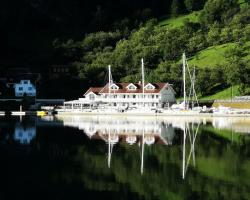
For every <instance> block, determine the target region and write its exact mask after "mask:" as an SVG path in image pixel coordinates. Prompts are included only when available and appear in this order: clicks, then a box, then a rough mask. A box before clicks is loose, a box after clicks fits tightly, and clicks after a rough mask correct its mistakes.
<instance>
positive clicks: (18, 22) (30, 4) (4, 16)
mask: <svg viewBox="0 0 250 200" xmlns="http://www.w3.org/2000/svg"><path fill="white" fill-rule="evenodd" d="M204 1H205V0H199V1H195V2H196V3H194V4H193V3H192V2H193V0H183V1H178V2H181V4H180V5H179V3H178V4H176V3H175V1H174V0H147V1H145V0H105V1H103V0H91V1H90V0H84V1H81V0H53V1H51V0H3V1H1V6H0V30H1V32H0V38H1V47H0V56H1V64H4V65H9V66H10V65H12V66H13V65H15V66H19V65H34V64H35V65H37V66H39V65H40V66H44V65H46V64H48V63H51V62H53V59H54V58H53V56H52V55H51V54H53V47H52V41H53V40H54V39H55V38H60V39H62V38H72V39H79V38H82V36H83V35H84V34H85V33H90V32H95V31H109V30H115V29H121V28H124V27H126V28H127V29H128V30H132V29H133V28H135V27H138V25H139V24H140V23H141V22H145V21H146V20H148V19H150V18H155V17H156V18H160V17H162V16H166V15H170V14H173V15H177V14H180V13H185V12H188V11H191V10H195V9H196V10H197V9H200V8H201V7H202V6H203V5H202V4H204ZM197 2H200V3H197ZM192 5H194V6H192ZM176 6H177V7H178V8H176Z"/></svg>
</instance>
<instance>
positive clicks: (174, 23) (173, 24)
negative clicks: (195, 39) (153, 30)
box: [159, 11, 200, 28]
mask: <svg viewBox="0 0 250 200" xmlns="http://www.w3.org/2000/svg"><path fill="white" fill-rule="evenodd" d="M199 13H200V11H196V12H192V13H191V14H189V15H182V16H179V17H175V18H169V19H165V20H162V21H160V22H159V26H166V27H167V28H177V27H180V26H182V25H183V23H184V21H185V20H187V19H189V21H191V22H198V16H199Z"/></svg>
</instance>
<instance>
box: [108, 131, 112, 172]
mask: <svg viewBox="0 0 250 200" xmlns="http://www.w3.org/2000/svg"><path fill="white" fill-rule="evenodd" d="M108 131H109V132H108V134H109V137H108V145H109V152H108V167H109V168H110V162H111V154H112V151H111V141H110V140H111V138H110V126H109V130H108Z"/></svg>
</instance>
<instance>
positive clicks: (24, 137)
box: [14, 125, 36, 144]
mask: <svg viewBox="0 0 250 200" xmlns="http://www.w3.org/2000/svg"><path fill="white" fill-rule="evenodd" d="M35 136H36V128H35V127H33V126H31V127H23V126H21V125H16V127H15V132H14V140H15V141H18V142H20V143H21V144H30V142H31V140H32V139H34V138H35Z"/></svg>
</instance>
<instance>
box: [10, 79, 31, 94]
mask: <svg viewBox="0 0 250 200" xmlns="http://www.w3.org/2000/svg"><path fill="white" fill-rule="evenodd" d="M14 90H15V96H16V97H23V96H25V95H26V96H30V97H35V96H36V88H35V86H34V85H33V84H32V83H31V82H30V80H21V81H20V83H16V84H15V85H14Z"/></svg>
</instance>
